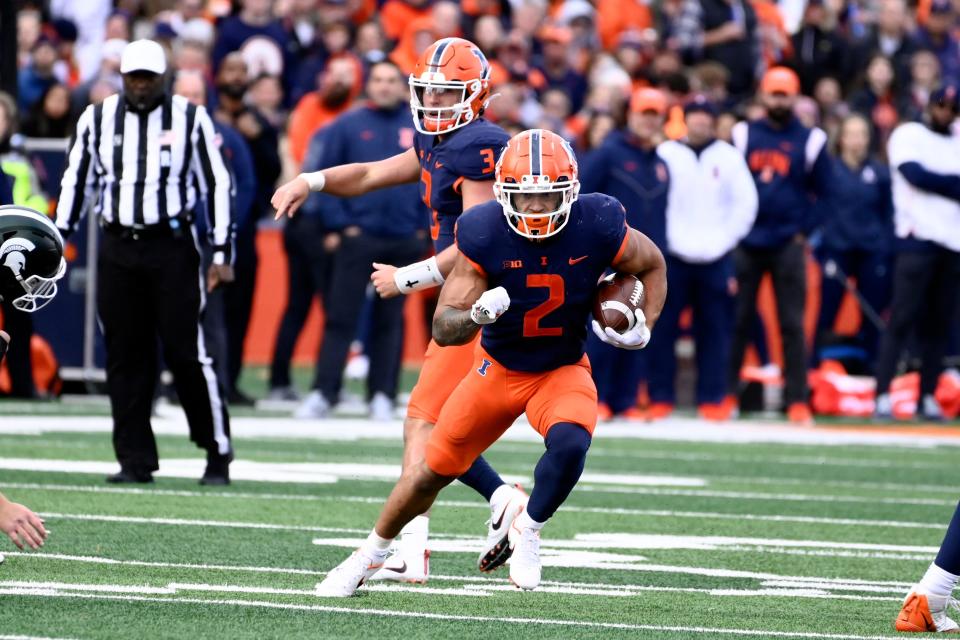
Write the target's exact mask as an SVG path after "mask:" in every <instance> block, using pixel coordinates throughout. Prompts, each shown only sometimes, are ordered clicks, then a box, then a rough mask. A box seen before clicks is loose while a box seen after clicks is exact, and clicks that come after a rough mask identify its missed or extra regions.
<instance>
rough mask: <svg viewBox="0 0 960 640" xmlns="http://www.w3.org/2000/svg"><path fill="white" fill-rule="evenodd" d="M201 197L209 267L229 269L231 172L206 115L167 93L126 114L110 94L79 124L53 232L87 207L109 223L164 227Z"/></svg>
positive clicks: (118, 99) (70, 224)
mask: <svg viewBox="0 0 960 640" xmlns="http://www.w3.org/2000/svg"><path fill="white" fill-rule="evenodd" d="M197 186H199V189H198V188H197ZM198 191H199V193H198ZM204 196H206V197H207V202H208V206H207V212H208V214H207V215H208V217H209V220H208V225H207V228H208V229H211V233H210V235H211V241H212V244H213V247H214V263H216V264H229V263H230V260H231V251H230V247H231V243H232V240H233V237H232V236H233V229H232V224H231V219H230V173H229V171H228V170H227V166H226V164H225V163H224V160H223V156H222V155H221V154H220V149H219V148H218V145H217V143H216V132H215V131H214V129H213V121H212V120H211V119H210V116H209V115H208V114H207V110H206V109H204V108H203V107H202V106H195V105H193V104H191V103H189V102H188V101H187V100H186V99H185V98H183V97H181V96H172V95H165V96H164V99H163V102H162V104H160V105H158V106H157V107H156V108H154V109H153V110H152V111H150V112H149V113H142V114H141V113H137V112H136V111H133V110H130V109H128V108H127V105H126V102H125V101H124V99H123V97H122V95H112V96H110V97H109V98H107V99H106V100H104V101H103V103H102V104H101V105H90V106H88V107H87V109H86V110H85V111H84V112H83V115H81V116H80V120H79V122H78V123H77V131H76V134H75V137H74V138H73V139H72V140H71V141H70V148H69V150H68V151H67V167H66V169H65V170H64V173H63V180H62V181H61V184H60V200H59V202H58V204H57V227H59V228H60V229H61V230H62V231H65V232H70V231H72V230H73V229H74V228H75V227H76V225H77V223H78V222H79V221H80V219H81V218H82V216H83V214H84V213H85V210H86V209H87V208H88V207H90V206H94V207H95V211H96V212H97V213H98V214H99V215H100V216H101V217H102V219H103V220H104V221H105V222H107V223H108V224H120V225H122V226H124V227H132V228H141V227H150V226H151V225H156V224H161V223H163V224H166V223H168V218H176V217H184V216H185V215H186V214H189V213H191V212H192V211H193V208H194V206H195V205H196V203H197V198H198V197H204Z"/></svg>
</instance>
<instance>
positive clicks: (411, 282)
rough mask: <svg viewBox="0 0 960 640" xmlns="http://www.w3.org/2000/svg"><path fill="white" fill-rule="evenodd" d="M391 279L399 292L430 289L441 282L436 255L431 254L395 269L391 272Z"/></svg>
mask: <svg viewBox="0 0 960 640" xmlns="http://www.w3.org/2000/svg"><path fill="white" fill-rule="evenodd" d="M393 281H394V282H395V283H396V284H397V289H399V290H400V293H410V292H411V291H420V290H421V289H432V288H433V287H439V286H440V285H442V284H443V274H442V273H440V265H439V263H437V256H432V257H430V258H427V259H426V260H421V261H420V262H414V263H413V264H410V265H407V266H405V267H400V268H399V269H397V271H396V273H394V274H393Z"/></svg>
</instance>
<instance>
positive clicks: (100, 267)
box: [56, 40, 233, 485]
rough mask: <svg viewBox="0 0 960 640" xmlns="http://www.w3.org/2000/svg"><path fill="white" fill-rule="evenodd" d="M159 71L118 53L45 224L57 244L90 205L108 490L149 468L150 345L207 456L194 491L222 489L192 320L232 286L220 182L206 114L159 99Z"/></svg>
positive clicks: (214, 395) (146, 474) (218, 403)
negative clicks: (110, 450)
mask: <svg viewBox="0 0 960 640" xmlns="http://www.w3.org/2000/svg"><path fill="white" fill-rule="evenodd" d="M165 71H166V57H165V55H164V52H163V49H162V48H161V47H160V45H159V44H157V43H156V42H152V41H149V40H138V41H136V42H132V43H130V44H129V45H127V47H126V48H125V49H124V51H123V55H122V57H121V60H120V73H121V74H122V76H123V94H122V95H119V96H118V95H113V96H110V97H109V98H107V99H106V100H104V101H103V103H102V104H101V105H97V106H93V105H91V106H89V107H87V109H86V111H84V112H83V115H82V116H81V117H80V121H79V122H78V123H77V131H76V134H75V136H74V138H73V140H71V143H70V147H69V150H68V152H67V167H66V170H65V171H64V174H63V181H62V183H61V191H60V201H59V203H58V205H57V220H56V222H57V227H59V228H60V230H61V231H62V232H63V234H64V235H65V236H66V235H67V234H68V233H69V232H70V231H72V230H73V229H74V228H75V227H76V226H77V223H78V222H79V220H80V218H81V217H82V215H83V213H84V210H85V209H86V208H87V206H88V205H93V206H94V208H95V210H96V212H97V213H98V214H99V219H100V226H101V227H102V228H103V231H104V233H103V236H102V243H101V246H100V253H99V256H98V258H97V312H98V314H99V318H100V324H101V327H102V329H103V334H104V338H105V340H106V347H107V389H108V392H109V394H110V404H111V408H112V412H113V446H114V450H115V452H116V455H117V460H118V461H119V462H120V471H119V473H116V474H113V475H111V476H108V477H107V482H113V483H131V482H140V483H147V482H153V475H152V473H153V472H154V471H156V470H157V469H158V468H159V465H158V460H157V445H156V441H155V440H154V437H153V431H152V429H151V428H150V413H151V408H152V402H153V395H154V390H155V388H156V381H157V372H158V363H157V336H158V335H159V337H160V341H161V343H162V345H163V358H164V361H165V363H166V365H167V367H169V369H170V371H171V372H172V373H173V378H174V384H175V385H176V389H177V395H178V396H179V398H180V402H181V404H182V406H183V409H184V412H185V413H186V414H187V422H188V423H189V425H190V439H191V440H192V441H193V442H195V443H196V444H197V446H198V447H200V448H202V449H206V451H207V468H206V471H205V472H204V474H203V478H202V479H201V480H200V483H201V484H212V485H224V484H229V482H230V476H229V463H230V461H231V460H232V458H233V452H232V449H231V446H230V427H229V421H228V416H227V407H226V404H225V402H224V399H223V395H222V392H221V386H220V383H219V381H218V380H217V376H216V373H215V370H214V367H213V360H212V359H211V358H210V357H209V356H208V355H207V352H206V349H205V348H204V337H203V329H202V327H201V325H200V319H201V315H202V313H203V308H204V303H205V297H206V292H208V291H212V290H213V289H214V288H216V287H217V286H218V285H220V284H221V283H224V282H230V281H231V280H233V269H232V267H231V266H230V263H231V241H232V234H233V230H232V225H231V221H230V174H229V172H228V171H227V168H226V166H225V164H224V161H223V158H222V157H221V155H220V151H219V149H218V148H217V145H216V143H215V134H214V129H213V122H212V121H211V120H210V117H209V116H208V115H207V112H206V110H205V109H204V108H203V107H202V106H194V105H192V104H190V103H189V102H188V101H187V100H186V99H185V98H183V97H181V96H173V95H171V94H170V93H169V92H167V91H165V89H164V77H163V74H164V72H165ZM195 185H199V187H198V188H197V187H195ZM94 194H96V195H94ZM204 196H205V197H206V198H207V202H208V206H207V211H208V216H209V218H210V220H209V223H208V226H207V228H208V229H210V230H211V231H210V236H211V238H212V245H213V249H214V254H213V264H212V265H211V266H210V269H209V270H208V271H207V274H206V287H204V279H203V276H202V273H201V270H200V253H199V250H198V243H197V238H196V236H195V232H194V230H193V224H192V218H193V212H194V208H195V207H196V206H197V202H198V198H201V197H204ZM205 289H206V290H205Z"/></svg>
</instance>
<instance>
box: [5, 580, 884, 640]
mask: <svg viewBox="0 0 960 640" xmlns="http://www.w3.org/2000/svg"><path fill="white" fill-rule="evenodd" d="M0 594H5V595H23V596H38V597H55V598H80V599H89V600H119V601H125V602H166V603H175V604H199V605H205V606H210V605H217V606H235V607H259V608H265V609H280V610H287V611H314V612H321V613H345V614H354V615H372V616H382V617H393V618H418V619H426V620H450V621H455V622H483V623H505V622H506V623H510V624H521V625H537V626H553V627H579V628H590V629H622V630H628V631H661V632H663V631H670V632H676V633H697V634H709V635H733V636H759V637H763V638H812V639H823V640H889V639H891V638H897V637H898V636H860V635H852V634H840V633H816V632H811V631H796V632H794V631H771V630H765V629H758V630H752V629H729V628H711V627H687V626H670V625H644V624H628V623H623V622H588V621H584V620H556V619H549V618H517V617H493V616H463V615H451V614H442V613H430V612H426V611H394V610H389V609H366V608H351V607H332V606H323V605H306V604H290V603H280V602H264V601H258V600H207V599H203V598H174V597H171V598H163V597H150V596H121V595H106V594H104V595H95V594H89V593H62V592H54V593H46V592H43V591H39V590H31V589H19V588H14V589H0Z"/></svg>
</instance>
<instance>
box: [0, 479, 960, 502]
mask: <svg viewBox="0 0 960 640" xmlns="http://www.w3.org/2000/svg"><path fill="white" fill-rule="evenodd" d="M0 486H2V487H4V488H5V489H20V490H38V491H62V492H74V493H97V494H108V495H109V494H121V495H144V496H159V497H175V498H218V499H219V498H226V499H235V500H236V499H239V500H268V501H271V502H275V501H284V500H289V501H293V502H344V501H346V502H366V503H370V504H379V503H382V502H383V501H384V499H383V498H375V497H358V496H332V495H325V496H313V495H298V494H281V493H250V492H242V491H188V490H174V489H157V488H152V487H151V488H149V489H141V488H137V487H105V486H99V485H77V484H55V483H52V484H46V483H40V482H3V483H0ZM574 491H575V493H619V494H624V495H638V496H644V495H650V496H677V497H696V498H724V499H731V500H770V501H774V502H828V503H851V504H905V505H914V506H931V507H950V506H954V505H955V504H956V502H957V501H956V500H952V499H951V500H945V499H936V498H899V497H885V496H831V495H815V494H795V493H766V492H759V491H715V490H711V489H655V488H646V487H599V486H589V485H588V486H581V485H578V486H577V487H576V489H575V490H574ZM958 491H960V490H958ZM444 502H445V501H442V500H441V501H439V503H438V504H440V505H442V504H443V503H444ZM464 504H468V503H466V502H464V503H458V506H462V505H464ZM476 506H478V507H483V508H486V507H487V505H486V504H484V503H483V502H482V501H480V500H478V501H477V503H476Z"/></svg>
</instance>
